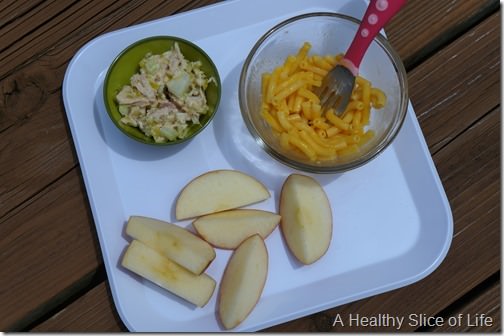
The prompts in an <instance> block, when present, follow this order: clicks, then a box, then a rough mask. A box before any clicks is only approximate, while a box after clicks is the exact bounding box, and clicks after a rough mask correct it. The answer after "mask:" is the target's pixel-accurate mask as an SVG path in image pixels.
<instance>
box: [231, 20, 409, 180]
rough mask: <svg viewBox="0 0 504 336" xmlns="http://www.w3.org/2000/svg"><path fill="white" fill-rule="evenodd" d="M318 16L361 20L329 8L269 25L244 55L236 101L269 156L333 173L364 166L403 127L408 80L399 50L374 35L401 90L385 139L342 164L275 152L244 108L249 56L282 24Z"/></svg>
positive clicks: (293, 165) (312, 170)
mask: <svg viewBox="0 0 504 336" xmlns="http://www.w3.org/2000/svg"><path fill="white" fill-rule="evenodd" d="M320 17H329V18H336V19H343V20H346V21H349V22H353V23H354V24H356V25H357V27H358V26H359V25H360V24H361V20H358V19H356V18H354V17H352V16H349V15H345V14H340V13H332V12H311V13H305V14H301V15H296V16H293V17H291V18H288V19H286V20H284V21H282V22H280V23H278V24H276V25H275V26H273V27H272V28H271V29H269V30H268V31H267V32H266V33H264V34H263V35H262V36H261V37H260V38H259V39H258V40H257V42H256V43H255V44H254V46H253V47H252V49H251V51H250V52H249V54H248V56H247V58H246V59H245V62H244V63H243V66H242V70H241V73H240V80H239V88H238V100H239V105H240V111H241V114H242V118H243V120H244V121H245V125H246V126H247V128H248V130H249V132H250V134H251V135H252V137H253V138H254V140H255V141H256V142H257V143H258V144H259V146H260V147H261V148H262V149H263V150H264V151H265V152H266V153H268V154H269V155H270V156H271V157H273V158H274V159H276V160H277V161H279V162H280V163H282V164H284V165H287V166H289V167H291V168H295V169H298V170H301V171H305V172H309V173H323V174H332V173H342V172H345V171H349V170H352V169H355V168H358V167H360V166H363V165H364V164H366V163H368V162H369V161H371V160H373V159H374V158H376V157H377V156H378V155H379V154H380V153H382V152H383V151H384V150H385V149H386V148H387V147H388V146H389V145H390V144H391V143H392V142H393V141H394V140H395V138H396V137H397V134H398V133H399V130H400V129H401V128H402V125H403V124H404V120H405V118H406V114H407V110H408V102H409V96H408V81H407V73H406V69H405V68H404V64H403V62H402V60H401V58H400V56H399V54H398V53H397V52H396V51H395V50H394V48H393V47H392V46H391V45H390V43H389V42H388V40H387V39H386V38H385V37H384V36H383V35H382V34H380V33H379V34H378V35H377V36H376V37H375V38H374V41H376V42H377V43H378V45H379V46H380V47H381V48H382V49H383V51H384V52H385V53H386V55H387V56H388V58H389V59H390V61H391V63H392V66H393V67H394V68H395V69H396V72H397V73H398V81H399V85H400V87H401V88H403V90H402V91H401V95H400V98H401V101H400V104H399V107H398V108H399V114H398V118H399V120H398V122H397V123H395V125H394V126H393V127H392V129H391V130H390V132H389V136H388V139H389V140H388V141H381V142H380V143H379V144H378V146H376V147H375V148H373V149H372V150H370V151H369V152H368V153H366V155H364V156H359V157H358V158H357V159H356V160H351V161H348V162H345V163H342V164H339V165H337V166H326V167H324V166H316V165H311V164H307V163H302V162H299V161H294V160H292V159H290V158H288V157H286V156H284V155H282V154H281V153H279V152H277V151H276V150H274V149H273V148H272V147H271V146H270V145H269V144H268V143H267V142H266V141H264V139H263V138H262V137H261V135H260V133H259V132H258V131H257V129H256V127H255V126H254V124H253V123H252V122H251V121H250V118H249V117H248V115H247V113H246V112H245V110H246V103H245V101H246V97H245V92H244V88H245V86H246V84H247V83H246V77H247V73H248V70H249V67H250V64H251V61H252V59H253V58H254V57H255V56H256V53H257V51H258V49H259V48H260V47H261V46H262V44H263V43H264V41H266V40H267V39H268V38H269V37H270V36H272V35H273V34H275V33H276V32H278V31H280V30H281V29H282V28H283V27H285V26H287V25H289V24H291V23H294V22H296V21H300V20H304V19H310V18H320Z"/></svg>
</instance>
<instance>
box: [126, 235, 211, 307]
mask: <svg viewBox="0 0 504 336" xmlns="http://www.w3.org/2000/svg"><path fill="white" fill-rule="evenodd" d="M122 266H123V267H125V268H127V269H128V270H130V271H132V272H134V273H136V274H138V275H140V276H141V277H143V278H145V279H147V280H149V281H152V282H153V283H155V284H157V285H158V286H161V287H163V288H164V289H166V290H168V291H169V292H171V293H173V294H175V295H177V296H179V297H181V298H183V299H185V300H187V301H189V302H191V303H193V304H195V305H196V306H198V307H203V306H204V305H205V304H207V302H208V301H209V300H210V298H211V297H212V294H213V292H214V290H215V285H216V283H215V280H214V279H212V278H211V277H209V276H208V275H206V274H204V273H203V274H200V275H196V274H193V273H191V272H190V271H188V270H187V269H185V268H183V267H182V266H180V265H178V264H177V263H175V262H174V261H172V260H170V259H168V258H166V257H164V256H163V255H162V254H160V253H159V252H158V251H156V250H154V249H153V248H151V247H149V246H147V245H145V244H144V243H142V242H140V241H138V240H133V241H132V242H131V244H130V245H129V246H128V249H127V250H126V252H125V254H124V256H123V259H122Z"/></svg>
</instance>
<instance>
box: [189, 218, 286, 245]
mask: <svg viewBox="0 0 504 336" xmlns="http://www.w3.org/2000/svg"><path fill="white" fill-rule="evenodd" d="M279 222H280V216H279V215H277V214H275V213H273V212H269V211H263V210H254V209H235V210H228V211H223V212H219V213H215V214H210V215H206V216H203V217H199V218H198V219H196V220H195V221H194V222H193V226H194V228H195V229H196V232H198V234H199V235H200V236H201V237H203V239H205V240H206V241H207V242H209V243H210V244H212V245H213V246H215V247H218V248H223V249H235V248H236V247H238V245H240V243H241V242H242V241H244V240H245V239H247V238H248V237H250V236H252V235H254V234H259V235H260V236H261V237H262V238H263V239H266V237H268V235H269V234H270V233H271V232H273V230H274V229H275V228H276V227H277V225H278V223H279Z"/></svg>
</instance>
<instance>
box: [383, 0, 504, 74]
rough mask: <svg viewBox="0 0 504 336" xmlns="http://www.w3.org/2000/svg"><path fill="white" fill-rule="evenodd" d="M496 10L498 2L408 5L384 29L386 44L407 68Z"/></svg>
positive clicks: (457, 0) (420, 1) (419, 0)
mask: <svg viewBox="0 0 504 336" xmlns="http://www.w3.org/2000/svg"><path fill="white" fill-rule="evenodd" d="M498 10H499V1H497V0H484V1H464V0H452V1H429V2H428V3H427V2H426V1H424V0H417V1H408V3H407V4H406V6H405V7H404V8H403V9H402V10H401V12H399V13H398V14H397V15H396V16H395V17H394V18H393V19H392V20H391V22H390V23H389V24H388V25H387V27H386V31H387V32H393V34H389V35H388V37H389V40H390V42H391V44H392V45H393V46H394V48H395V49H396V50H397V52H398V53H399V55H400V56H401V58H402V60H403V61H404V63H405V65H406V67H407V68H411V67H413V66H415V65H416V64H418V62H421V61H422V60H423V59H425V58H426V57H427V56H428V55H430V54H432V53H433V52H434V51H436V50H438V49H440V48H442V47H443V46H444V45H446V44H447V43H449V42H450V41H451V40H453V39H455V38H456V37H457V36H458V35H461V34H463V33H464V32H465V31H466V30H467V29H468V27H470V26H471V25H473V24H475V23H476V22H478V21H479V20H481V19H484V18H485V17H486V16H488V15H489V14H491V13H493V12H496V11H498Z"/></svg>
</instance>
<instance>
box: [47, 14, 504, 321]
mask: <svg viewBox="0 0 504 336" xmlns="http://www.w3.org/2000/svg"><path fill="white" fill-rule="evenodd" d="M489 20H494V19H493V18H490V19H489ZM483 24H484V25H487V23H483ZM494 34H495V32H494ZM468 35H469V36H471V37H472V38H474V39H480V40H481V36H485V33H484V32H481V33H480V34H474V33H473V31H471V32H469V33H468ZM462 41H465V43H467V41H468V40H466V37H463V38H462ZM456 43H457V45H458V46H459V47H460V48H461V47H462V46H463V45H464V43H460V42H456ZM486 47H487V46H486V45H485V46H484V48H486ZM448 48H451V46H450V47H448ZM451 50H452V51H453V52H456V53H457V55H458V57H459V58H461V59H463V58H464V57H465V54H464V53H461V52H460V51H459V49H458V48H452V49H451ZM470 55H472V54H470ZM439 57H445V55H444V54H440V56H439ZM480 66H481V69H486V68H487V67H488V64H487V63H485V62H483V63H480ZM446 69H447V70H448V71H449V70H450V68H449V67H447V68H446ZM422 70H423V71H424V72H422ZM473 71H479V68H473ZM428 74H432V73H431V63H429V62H426V63H425V65H422V66H420V67H419V68H418V69H416V70H415V75H414V76H412V79H411V84H412V88H414V90H424V87H430V88H431V90H432V87H433V82H434V83H435V82H436V81H437V79H436V77H437V76H443V75H445V76H446V75H447V74H446V73H443V72H442V70H440V72H439V73H435V74H432V76H433V77H431V79H430V80H429V76H428ZM466 75H467V78H463V79H462V81H470V80H471V78H473V75H472V73H467V74H466ZM417 80H418V81H419V82H416V81H417ZM458 80H461V79H460V78H458ZM484 87H486V86H483V88H484ZM495 89H496V88H495V87H494V88H493V89H492V90H495ZM475 94H480V95H482V94H485V92H483V91H482V92H477V93H475ZM490 96H491V97H492V96H493V95H490ZM418 98H419V99H421V98H422V97H421V96H418ZM436 99H438V100H442V99H444V98H443V97H442V96H440V97H438V98H436ZM454 103H455V104H456V103H458V102H457V101H455V102H454ZM494 103H495V104H498V102H497V101H496V102H494ZM432 104H433V105H434V107H433V108H429V111H428V112H427V113H425V114H424V117H426V116H429V115H430V114H434V115H438V114H442V113H455V112H454V111H453V109H452V108H451V106H450V105H449V104H448V105H447V106H442V108H441V105H440V104H437V103H436V102H433V103H432ZM480 107H481V108H480V109H473V110H471V111H472V112H473V114H474V115H470V116H467V117H466V118H465V119H464V120H465V122H466V124H465V127H466V128H467V127H468V126H469V125H470V124H472V123H473V119H475V118H478V116H481V115H484V114H485V113H487V111H488V109H486V106H483V105H480ZM441 112H442V113H441ZM498 115H499V113H498V111H493V112H492V113H490V114H489V115H488V116H487V117H486V118H485V119H484V120H483V121H482V122H480V123H476V124H475V125H474V126H473V127H472V128H471V129H469V130H467V131H466V132H464V133H463V134H462V136H459V137H457V138H456V139H455V140H454V141H453V140H452V142H451V143H449V144H448V145H446V146H445V147H444V148H442V147H440V148H441V149H440V150H439V151H438V153H437V154H436V155H435V162H436V165H437V167H438V170H439V173H440V175H441V177H442V178H443V183H444V186H445V188H446V191H447V194H448V196H449V198H450V200H451V202H452V209H453V213H454V218H455V223H456V228H455V229H456V230H457V232H458V233H457V235H456V237H455V239H454V243H453V246H452V249H451V251H450V254H449V255H448V257H447V260H446V261H445V262H444V263H443V264H442V266H441V267H442V268H440V269H439V270H438V271H437V272H436V273H434V275H436V274H439V275H437V276H436V277H434V275H432V277H434V278H431V277H430V278H428V279H426V280H425V281H427V282H420V283H419V284H415V285H413V286H414V287H411V288H409V287H408V288H407V289H404V290H399V291H398V292H393V293H392V294H383V295H390V298H387V297H385V299H384V297H383V296H378V297H376V299H373V298H371V299H368V300H364V301H359V302H357V303H353V304H350V305H346V306H343V307H340V308H336V309H335V310H329V311H327V312H324V313H319V314H315V315H314V316H312V317H311V318H307V319H303V320H298V321H294V322H290V323H288V324H285V325H281V326H276V327H274V328H272V329H269V330H268V331H299V330H316V331H323V330H327V329H328V328H329V327H331V326H332V322H333V320H334V316H335V314H337V313H338V312H339V313H342V314H343V312H344V313H345V314H348V312H349V311H351V312H361V313H362V312H364V313H366V312H367V313H369V314H371V313H373V312H376V311H383V312H386V311H387V310H386V309H391V308H390V307H389V305H390V306H396V305H398V303H397V302H404V303H403V304H402V306H401V305H400V304H399V306H400V307H401V309H406V310H404V311H408V306H409V303H410V302H412V300H416V301H418V302H419V303H420V304H421V305H422V306H424V307H431V308H430V309H432V311H433V312H434V313H435V312H437V311H439V310H441V309H443V308H445V307H444V306H441V305H439V304H438V305H435V304H433V302H437V301H438V300H437V299H438V298H439V296H438V295H439V292H442V293H447V294H446V295H447V298H448V302H449V300H452V301H453V300H455V299H456V298H457V297H459V296H460V295H462V294H463V293H465V292H466V291H467V290H468V289H470V288H471V287H472V286H474V285H475V284H477V283H478V282H479V281H481V280H482V279H483V278H482V277H484V276H486V275H488V272H494V271H495V270H496V269H498V263H496V261H498V255H497V254H496V253H495V252H496V250H495V246H498V245H496V243H497V244H498V241H497V242H496V241H494V240H495V239H496V237H498V235H496V234H495V233H496V230H497V231H498V226H496V224H497V223H498V222H499V221H498V211H497V210H498V208H496V207H495V205H496V204H498V187H499V184H498V183H497V182H498V181H499V178H498V176H499V175H498V174H499V167H498V161H497V160H496V158H497V157H498V149H499V148H498V145H497V144H498V141H497V140H498V137H499V133H498V127H497V125H498V124H499V117H498ZM455 127H458V125H455ZM463 128H464V127H462V128H460V127H459V130H458V131H457V132H455V133H456V134H460V133H461V132H462V131H463ZM445 129H446V134H445V136H446V137H448V136H450V134H452V133H454V131H453V129H452V128H450V127H447V128H445ZM459 152H460V153H462V154H463V155H455V154H454V153H459ZM468 162H470V164H467V163H468ZM454 167H460V169H455V168H454ZM482 176H483V177H484V178H482ZM478 180H479V182H478ZM466 181H468V183H466ZM474 200H478V201H479V204H478V206H476V207H475V206H473V205H472V203H473V202H474ZM467 209H471V211H467ZM480 221H483V222H485V223H488V224H489V225H488V228H487V230H488V232H482V233H481V232H480V234H477V233H478V231H480V228H479V225H478V223H480ZM492 239H494V240H492ZM467 245H469V246H471V247H472V248H471V249H468V248H467ZM485 247H490V249H486V250H485V251H484V253H483V254H482V255H480V256H478V255H479V254H480V253H481V250H480V249H482V248H485ZM476 256H478V258H480V259H477V258H476ZM482 258H483V259H485V258H486V260H485V262H484V263H485V264H488V265H490V268H489V269H488V270H487V271H486V272H481V273H476V272H474V274H473V275H472V276H469V277H468V276H466V274H460V273H461V271H460V270H461V269H464V268H463V267H462V266H464V265H466V264H467V261H468V260H473V261H474V262H473V264H470V265H467V266H466V267H467V268H466V269H471V267H478V265H479V263H480V262H481V260H482ZM475 260H477V264H476V263H475ZM440 272H441V273H440ZM457 277H463V278H464V279H465V281H461V282H458V283H459V287H457V286H454V285H453V283H452V282H447V283H446V284H445V285H444V286H438V288H439V289H438V290H437V291H435V292H434V293H433V294H429V295H424V294H425V292H426V291H427V292H431V289H430V287H436V286H437V285H436V286H433V283H435V284H437V282H439V281H440V280H439V279H443V278H448V279H456V278H457ZM430 279H434V280H430ZM447 287H448V288H447ZM410 290H412V292H413V294H414V295H416V296H418V297H416V298H414V299H413V298H411V299H405V298H408V297H409V296H410V295H411V294H410V292H409V291H410ZM394 293H399V294H394ZM99 300H106V298H104V297H99ZM439 301H440V302H447V301H445V300H439ZM382 302H385V304H383V305H382ZM75 304H76V305H81V304H82V303H81V302H80V301H77V302H76V303H75ZM102 305H103V306H106V305H105V304H104V303H103V302H102ZM376 305H380V307H379V309H377V307H376ZM362 307H364V308H362ZM349 309H350V310H349ZM401 309H392V310H390V311H392V312H398V313H402V311H401ZM102 313H103V314H107V315H109V314H113V312H110V311H109V312H108V313H107V312H102ZM81 318H82V319H84V320H86V321H90V322H89V323H90V325H89V326H88V327H89V328H91V330H94V329H93V328H94V326H93V325H92V320H91V319H90V318H87V317H84V316H81ZM328 321H330V324H329V322H328ZM52 323H53V324H52V327H55V326H58V327H57V328H60V326H59V325H60V324H59V323H62V324H63V325H66V327H68V328H70V329H66V330H72V328H73V327H72V324H69V325H67V323H68V321H66V319H65V316H64V315H62V320H61V321H60V322H58V324H56V321H53V322H52ZM41 328H42V327H41ZM110 328H112V329H113V330H117V328H119V326H117V325H115V326H112V327H110ZM76 329H77V328H76V327H75V330H76ZM329 329H330V328H329ZM45 330H47V331H49V330H55V329H45ZM56 330H57V329H56ZM343 330H346V329H343ZM351 330H352V331H354V329H351ZM332 331H340V329H337V328H335V329H332ZM346 331H349V330H346ZM367 331H371V330H367ZM373 331H374V330H373Z"/></svg>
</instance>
